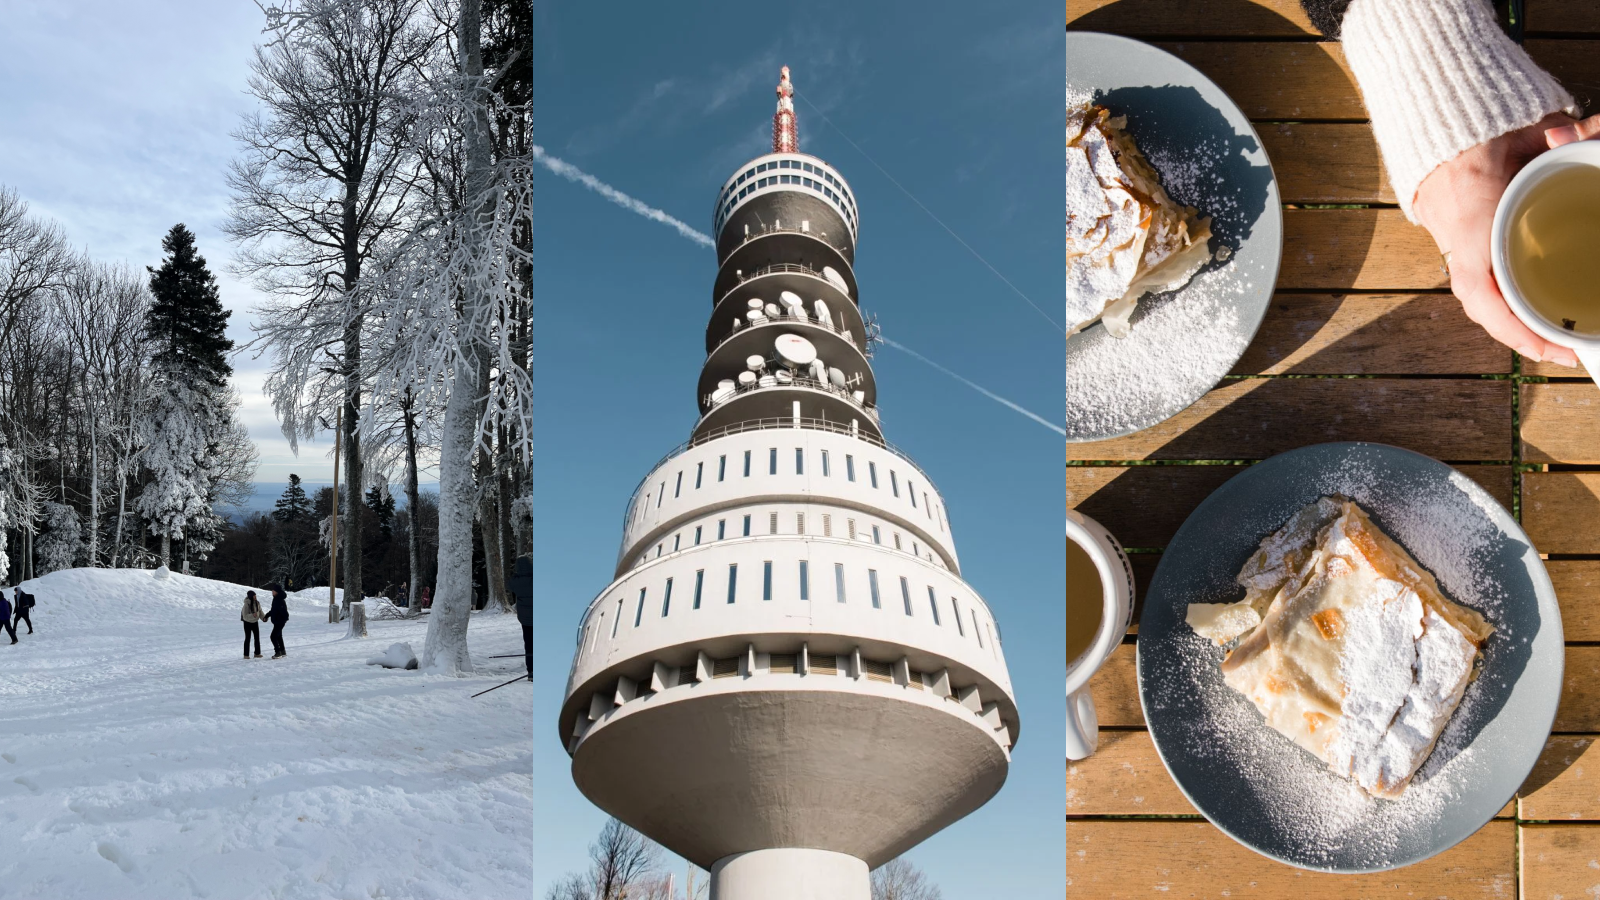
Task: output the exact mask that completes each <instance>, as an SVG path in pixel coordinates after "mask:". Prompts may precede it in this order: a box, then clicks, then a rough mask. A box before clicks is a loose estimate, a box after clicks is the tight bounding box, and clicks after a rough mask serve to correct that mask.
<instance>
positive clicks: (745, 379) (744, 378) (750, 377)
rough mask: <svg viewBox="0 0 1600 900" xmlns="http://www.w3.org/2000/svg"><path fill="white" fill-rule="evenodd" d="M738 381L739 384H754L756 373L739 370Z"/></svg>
mask: <svg viewBox="0 0 1600 900" xmlns="http://www.w3.org/2000/svg"><path fill="white" fill-rule="evenodd" d="M739 383H740V384H745V385H749V384H755V383H756V373H754V372H740V373H739Z"/></svg>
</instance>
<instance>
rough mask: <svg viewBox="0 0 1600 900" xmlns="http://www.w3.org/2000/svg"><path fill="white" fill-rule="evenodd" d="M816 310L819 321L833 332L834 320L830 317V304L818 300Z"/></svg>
mask: <svg viewBox="0 0 1600 900" xmlns="http://www.w3.org/2000/svg"><path fill="white" fill-rule="evenodd" d="M816 309H817V321H818V322H821V323H822V324H823V325H826V326H827V327H828V330H829V331H832V330H833V319H832V318H831V317H830V316H829V315H828V304H826V303H824V302H822V301H821V300H818V301H817V302H816Z"/></svg>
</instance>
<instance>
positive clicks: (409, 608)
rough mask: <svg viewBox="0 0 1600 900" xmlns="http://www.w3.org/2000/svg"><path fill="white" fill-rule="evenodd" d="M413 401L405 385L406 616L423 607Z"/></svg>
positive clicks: (420, 528) (420, 526) (409, 390)
mask: <svg viewBox="0 0 1600 900" xmlns="http://www.w3.org/2000/svg"><path fill="white" fill-rule="evenodd" d="M415 403H416V401H415V400H414V399H413V398H412V396H411V389H410V388H406V400H405V407H404V413H405V428H406V509H408V510H410V513H411V528H410V529H409V534H407V535H406V545H407V546H406V551H407V553H408V555H409V560H408V563H409V565H410V566H411V577H410V578H409V579H407V583H408V584H409V585H410V591H411V593H410V596H408V597H407V598H406V604H407V605H406V615H408V616H418V615H421V614H422V608H421V606H419V605H418V603H417V597H418V595H419V594H421V593H422V520H421V515H420V514H421V512H422V501H421V499H420V497H419V496H418V491H417V411H416V408H415Z"/></svg>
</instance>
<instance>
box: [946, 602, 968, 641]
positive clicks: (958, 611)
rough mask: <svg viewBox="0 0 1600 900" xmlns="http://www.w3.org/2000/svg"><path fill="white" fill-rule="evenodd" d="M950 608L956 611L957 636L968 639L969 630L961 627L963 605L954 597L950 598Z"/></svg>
mask: <svg viewBox="0 0 1600 900" xmlns="http://www.w3.org/2000/svg"><path fill="white" fill-rule="evenodd" d="M950 608H951V609H953V610H955V613H956V634H959V635H961V636H962V637H966V636H967V630H966V629H965V628H962V627H961V605H960V604H959V603H957V602H956V598H954V597H951V598H950Z"/></svg>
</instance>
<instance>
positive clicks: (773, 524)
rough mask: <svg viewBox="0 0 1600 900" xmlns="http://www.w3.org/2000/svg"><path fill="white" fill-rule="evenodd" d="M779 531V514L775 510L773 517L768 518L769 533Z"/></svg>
mask: <svg viewBox="0 0 1600 900" xmlns="http://www.w3.org/2000/svg"><path fill="white" fill-rule="evenodd" d="M777 533H778V514H777V513H776V512H774V513H773V514H772V518H771V519H768V520H767V534H777Z"/></svg>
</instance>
